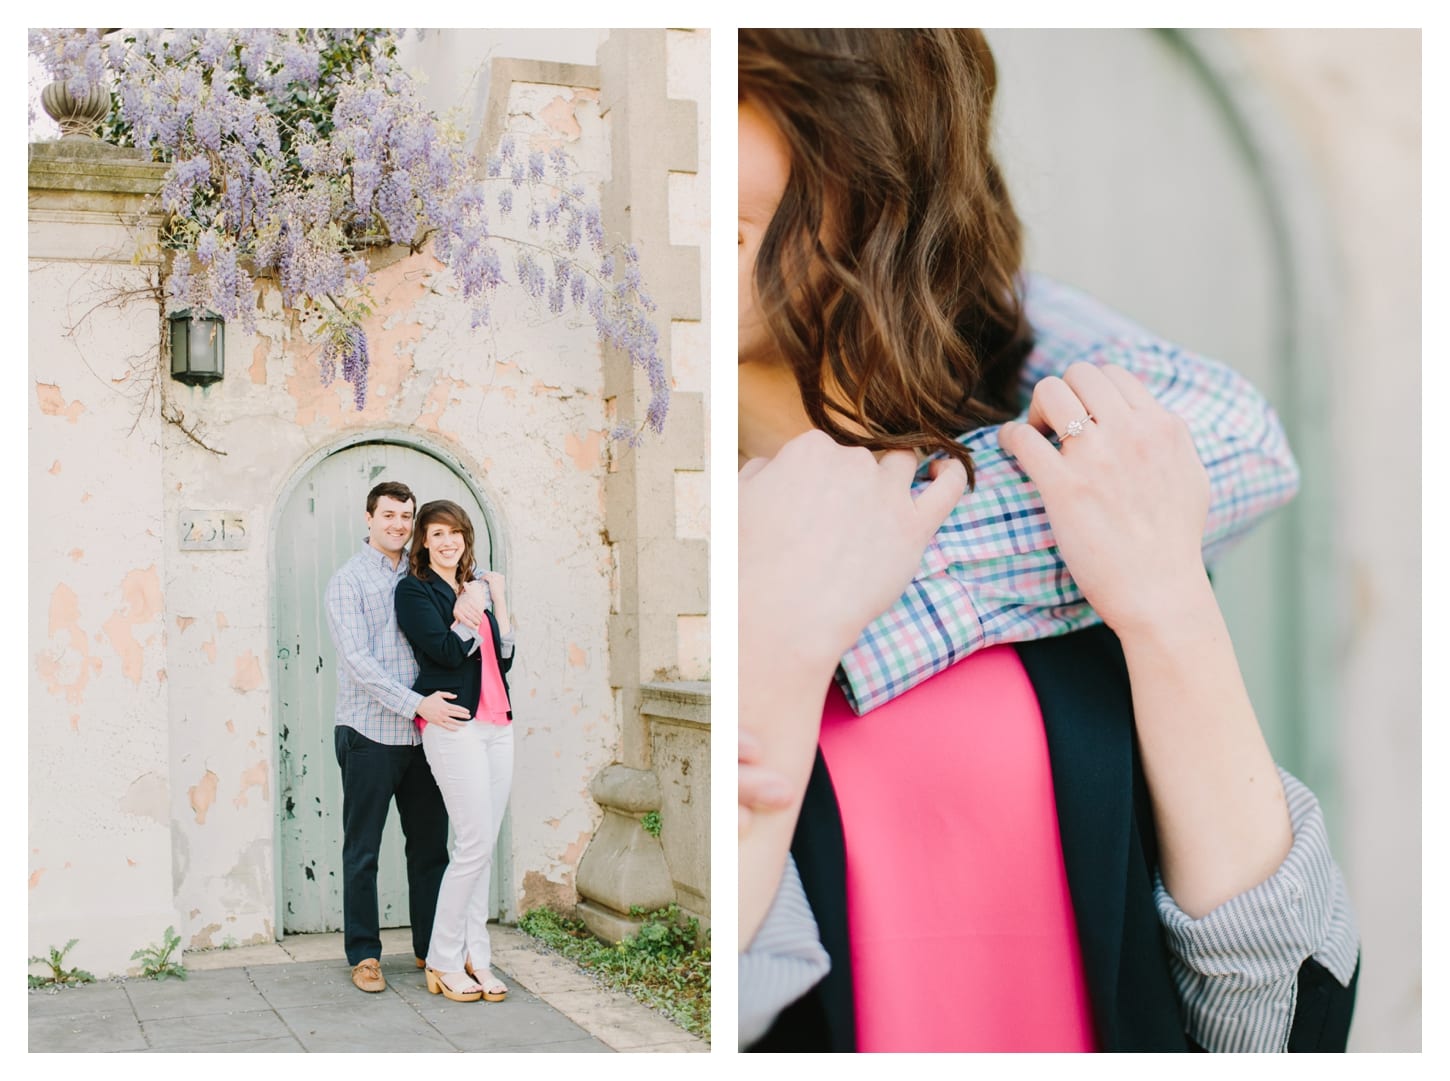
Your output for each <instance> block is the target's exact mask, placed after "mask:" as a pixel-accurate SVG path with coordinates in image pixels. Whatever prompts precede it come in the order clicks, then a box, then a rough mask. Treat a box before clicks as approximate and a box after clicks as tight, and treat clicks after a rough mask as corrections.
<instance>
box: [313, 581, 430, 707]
mask: <svg viewBox="0 0 1450 1081" xmlns="http://www.w3.org/2000/svg"><path fill="white" fill-rule="evenodd" d="M324 602H325V607H326V608H327V627H328V630H330V631H331V632H332V644H333V646H334V647H335V648H336V650H337V661H338V663H339V664H340V665H342V667H343V669H344V670H345V671H346V672H347V674H348V675H349V676H351V677H352V679H353V681H354V682H356V683H357V685H358V686H359V687H361V688H362V689H363V690H364V691H365V692H366V693H367V694H368V696H369V697H371V698H373V699H374V700H376V701H377V702H378V703H379V704H380V705H382V706H383V707H384V708H385V709H387V710H389V711H390V712H393V713H397V714H401V715H402V716H404V717H412V716H415V715H416V714H417V712H418V706H419V705H421V704H422V702H423V696H422V695H421V694H419V693H418V692H417V691H415V690H413V689H412V688H411V687H405V686H403V684H401V683H399V682H398V681H397V680H396V679H394V678H393V677H392V676H390V675H388V673H387V671H386V670H385V669H384V668H383V666H382V665H380V664H379V663H378V661H377V658H375V657H374V656H373V653H372V648H371V646H370V645H369V643H368V635H367V623H366V621H365V620H364V618H363V611H362V606H363V601H362V596H361V594H360V593H359V592H358V589H357V586H356V585H355V584H354V583H353V582H352V581H351V580H350V579H349V578H348V577H347V576H346V575H345V574H334V575H333V576H332V580H331V581H330V582H328V583H327V594H326V596H325V597H324Z"/></svg>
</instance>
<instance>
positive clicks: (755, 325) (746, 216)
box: [738, 102, 790, 362]
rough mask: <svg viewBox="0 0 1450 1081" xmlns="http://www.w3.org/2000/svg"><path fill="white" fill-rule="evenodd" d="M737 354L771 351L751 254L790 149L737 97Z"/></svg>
mask: <svg viewBox="0 0 1450 1081" xmlns="http://www.w3.org/2000/svg"><path fill="white" fill-rule="evenodd" d="M739 138H740V218H739V234H738V241H739V243H738V247H739V257H740V280H739V290H740V293H739V305H740V326H739V333H740V348H739V360H740V361H742V362H744V361H748V360H755V359H760V358H761V357H762V356H764V355H766V354H768V353H769V352H770V336H769V334H768V332H767V331H766V328H765V322H764V320H763V319H762V318H761V316H760V312H759V310H758V309H757V307H756V302H755V257H756V255H757V253H759V251H760V242H761V240H762V238H763V237H764V236H765V230H766V228H767V227H768V226H769V225H770V219H771V218H772V217H773V216H774V215H775V208H776V207H777V206H779V205H780V198H781V196H782V195H783V194H784V193H785V185H786V181H787V180H788V179H790V154H789V152H788V151H787V149H786V143H785V139H784V138H783V137H782V136H781V134H780V132H779V131H777V130H776V128H775V126H774V125H773V124H771V122H770V121H769V120H767V119H766V117H765V114H764V113H762V112H761V111H760V110H759V109H757V108H756V107H755V106H753V105H751V104H750V103H749V102H741V103H740V117H739Z"/></svg>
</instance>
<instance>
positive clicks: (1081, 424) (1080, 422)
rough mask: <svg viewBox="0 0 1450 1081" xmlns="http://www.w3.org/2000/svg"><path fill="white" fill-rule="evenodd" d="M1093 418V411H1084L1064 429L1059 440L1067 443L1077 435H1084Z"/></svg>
mask: <svg viewBox="0 0 1450 1081" xmlns="http://www.w3.org/2000/svg"><path fill="white" fill-rule="evenodd" d="M1092 419H1093V415H1092V414H1091V413H1084V414H1083V415H1082V416H1080V417H1079V418H1078V419H1077V420H1075V421H1073V422H1072V423H1071V424H1069V425H1068V426H1067V427H1066V428H1064V429H1063V430H1062V435H1061V436H1060V437H1059V438H1058V442H1059V443H1065V442H1066V441H1067V440H1069V439H1071V438H1072V437H1073V436H1075V435H1082V433H1083V432H1085V431H1087V426H1088V422H1089V421H1091V420H1092Z"/></svg>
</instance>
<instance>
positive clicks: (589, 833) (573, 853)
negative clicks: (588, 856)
mask: <svg viewBox="0 0 1450 1081" xmlns="http://www.w3.org/2000/svg"><path fill="white" fill-rule="evenodd" d="M593 838H594V831H593V830H592V829H587V830H585V831H584V832H583V833H581V834H580V835H579V836H578V838H577V839H576V840H575V841H574V843H573V844H571V845H570V846H569V847H568V848H566V849H564V854H563V855H561V856H560V857H559V859H560V860H561V861H562V862H564V863H566V864H568V865H569V866H570V867H578V866H579V857H581V856H582V855H584V850H585V849H586V848H588V847H589V842H590V841H591V840H593Z"/></svg>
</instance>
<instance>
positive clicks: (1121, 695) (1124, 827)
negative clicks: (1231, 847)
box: [1017, 626, 1185, 1051]
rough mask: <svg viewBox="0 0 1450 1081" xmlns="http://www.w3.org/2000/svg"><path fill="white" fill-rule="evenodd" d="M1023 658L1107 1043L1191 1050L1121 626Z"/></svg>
mask: <svg viewBox="0 0 1450 1081" xmlns="http://www.w3.org/2000/svg"><path fill="white" fill-rule="evenodd" d="M1017 653H1018V656H1020V657H1021V658H1022V664H1023V667H1025V668H1026V669H1027V674H1028V676H1029V678H1030V679H1031V680H1032V686H1033V689H1034V691H1035V692H1036V694H1037V701H1038V705H1039V706H1040V708H1041V710H1042V721H1043V725H1044V727H1045V729H1046V732H1047V748H1048V757H1049V759H1050V760H1051V765H1052V785H1053V789H1054V791H1055V793H1056V797H1057V820H1058V829H1059V832H1060V835H1061V837H1062V855H1063V862H1064V865H1065V866H1066V870H1067V880H1068V889H1069V891H1070V892H1071V894H1072V903H1073V911H1074V913H1075V914H1076V917H1077V930H1078V939H1079V942H1080V943H1081V946H1082V955H1083V968H1084V971H1085V975H1086V978H1087V983H1088V995H1089V998H1090V999H1091V1001H1092V1007H1093V1018H1094V1021H1095V1022H1096V1026H1097V1034H1098V1040H1099V1042H1100V1045H1101V1047H1102V1049H1103V1050H1104V1051H1116V1050H1139V1051H1148V1050H1183V1049H1184V1048H1185V1038H1184V1034H1183V1023H1182V1018H1181V1017H1180V1015H1179V1011H1178V997H1177V994H1176V992H1175V990H1174V985H1173V982H1172V977H1171V974H1170V973H1169V971H1168V965H1167V954H1166V949H1165V944H1164V942H1163V931H1162V927H1161V925H1160V923H1159V921H1158V916H1157V911H1156V909H1155V907H1154V904H1153V882H1152V868H1153V867H1154V866H1155V865H1156V857H1157V850H1156V838H1155V837H1154V835H1153V833H1152V822H1153V816H1152V812H1151V808H1150V807H1149V805H1148V793H1147V786H1146V784H1145V782H1144V780H1143V777H1142V772H1141V769H1140V767H1139V764H1138V761H1137V756H1136V754H1135V740H1136V734H1135V727H1134V721H1133V698H1132V689H1131V685H1130V684H1129V682H1128V670H1127V664H1126V662H1125V661H1124V660H1123V653H1122V649H1121V647H1120V646H1119V645H1118V640H1117V638H1116V636H1114V635H1113V633H1112V632H1111V631H1109V630H1108V629H1107V628H1106V627H1102V626H1099V627H1094V628H1091V629H1089V630H1086V631H1080V632H1078V633H1077V634H1072V635H1067V636H1065V637H1063V638H1053V639H1044V640H1041V641H1037V642H1026V643H1023V644H1021V645H1019V646H1017Z"/></svg>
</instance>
